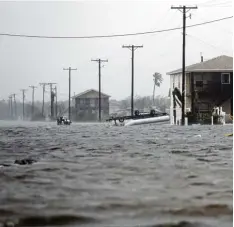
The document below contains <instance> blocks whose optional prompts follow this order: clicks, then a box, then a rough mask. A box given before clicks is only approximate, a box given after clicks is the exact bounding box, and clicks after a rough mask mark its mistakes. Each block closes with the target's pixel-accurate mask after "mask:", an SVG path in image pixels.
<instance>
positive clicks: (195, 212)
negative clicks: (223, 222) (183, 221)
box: [164, 204, 233, 217]
mask: <svg viewBox="0 0 234 227" xmlns="http://www.w3.org/2000/svg"><path fill="white" fill-rule="evenodd" d="M164 213H170V214H174V215H188V216H205V217H208V216H209V217H216V216H220V215H232V213H233V212H232V209H231V208H230V207H229V206H228V205H222V204H209V205H206V206H201V207H188V208H182V209H175V210H168V211H164Z"/></svg>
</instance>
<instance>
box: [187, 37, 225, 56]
mask: <svg viewBox="0 0 234 227" xmlns="http://www.w3.org/2000/svg"><path fill="white" fill-rule="evenodd" d="M186 35H187V36H188V37H190V38H193V39H196V40H198V41H200V42H201V43H203V44H206V45H208V46H210V47H213V48H214V49H217V50H222V51H223V52H229V51H227V50H223V49H222V48H220V47H217V46H215V45H213V44H211V43H210V42H209V43H208V42H206V41H204V40H202V39H200V38H198V37H196V36H194V35H190V34H186Z"/></svg>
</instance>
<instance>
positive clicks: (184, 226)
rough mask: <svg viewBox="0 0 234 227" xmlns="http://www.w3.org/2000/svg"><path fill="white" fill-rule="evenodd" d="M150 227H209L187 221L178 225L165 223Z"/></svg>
mask: <svg viewBox="0 0 234 227" xmlns="http://www.w3.org/2000/svg"><path fill="white" fill-rule="evenodd" d="M148 227H208V226H207V225H206V226H205V225H203V224H200V223H192V222H187V221H181V222H178V223H164V224H156V225H153V226H148Z"/></svg>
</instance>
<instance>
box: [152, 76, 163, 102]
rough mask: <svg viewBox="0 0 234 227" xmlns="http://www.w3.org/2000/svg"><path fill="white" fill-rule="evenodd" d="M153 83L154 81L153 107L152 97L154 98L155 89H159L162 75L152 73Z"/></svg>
mask: <svg viewBox="0 0 234 227" xmlns="http://www.w3.org/2000/svg"><path fill="white" fill-rule="evenodd" d="M153 81H154V89H153V105H154V97H155V87H156V86H157V87H160V85H161V83H162V81H163V78H162V74H160V73H157V72H156V73H154V74H153Z"/></svg>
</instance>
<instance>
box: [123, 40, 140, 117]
mask: <svg viewBox="0 0 234 227" xmlns="http://www.w3.org/2000/svg"><path fill="white" fill-rule="evenodd" d="M122 47H123V48H128V49H130V50H131V51H132V94H131V115H132V117H133V115H134V51H135V50H136V49H137V48H143V45H141V46H135V45H129V46H122Z"/></svg>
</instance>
